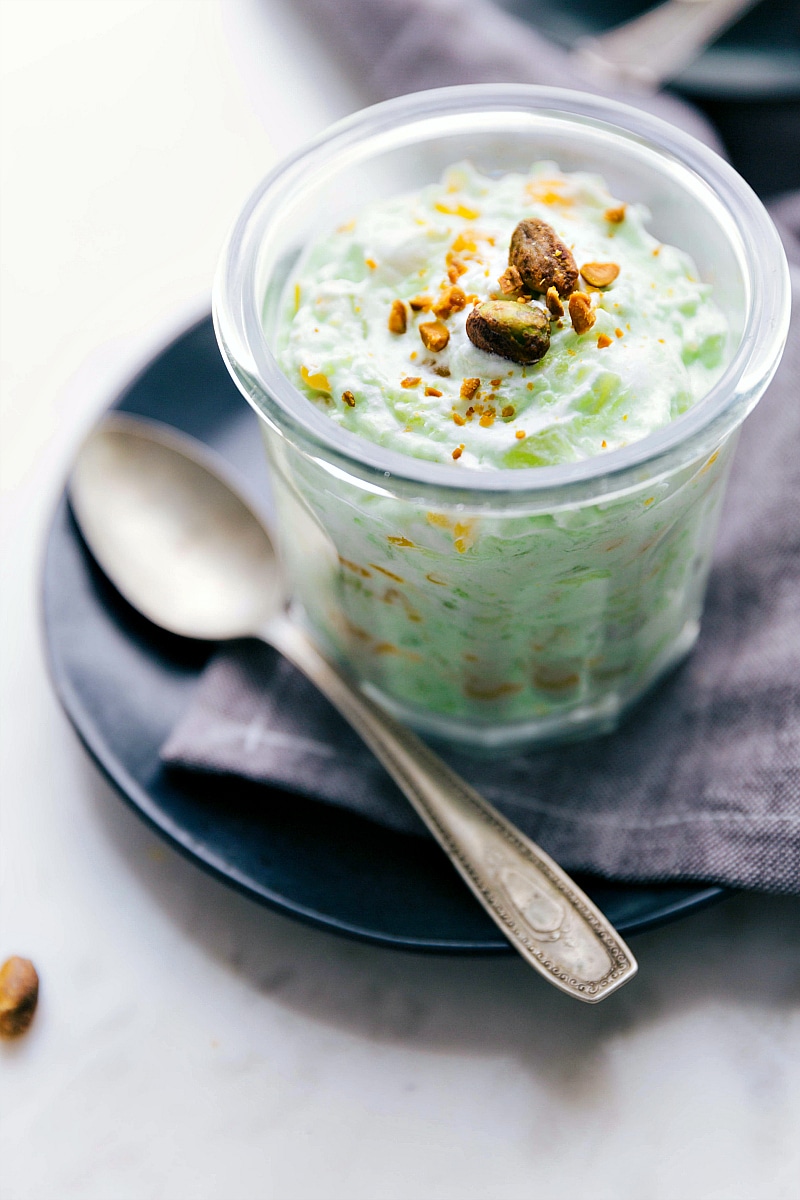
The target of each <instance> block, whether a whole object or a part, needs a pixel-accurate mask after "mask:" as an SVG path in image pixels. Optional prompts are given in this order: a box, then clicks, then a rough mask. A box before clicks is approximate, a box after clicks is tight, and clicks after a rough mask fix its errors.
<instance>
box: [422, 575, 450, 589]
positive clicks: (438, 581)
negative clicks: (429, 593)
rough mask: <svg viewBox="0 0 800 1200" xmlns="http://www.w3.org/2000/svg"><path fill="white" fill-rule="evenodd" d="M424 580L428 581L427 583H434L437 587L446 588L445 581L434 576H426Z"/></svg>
mask: <svg viewBox="0 0 800 1200" xmlns="http://www.w3.org/2000/svg"><path fill="white" fill-rule="evenodd" d="M425 578H426V579H427V580H428V583H435V584H436V586H437V587H447V584H446V583H445V581H444V580H443V579H437V578H436V576H435V575H426V576H425Z"/></svg>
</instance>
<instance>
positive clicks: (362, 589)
mask: <svg viewBox="0 0 800 1200" xmlns="http://www.w3.org/2000/svg"><path fill="white" fill-rule="evenodd" d="M464 158H468V159H470V160H471V161H472V162H473V163H474V165H475V166H476V167H477V168H478V169H479V170H481V171H483V172H486V173H496V174H499V173H503V172H506V171H527V170H528V169H529V168H530V165H531V164H532V163H533V162H534V161H536V160H538V159H550V160H555V161H556V162H557V163H558V165H559V167H560V168H561V169H562V170H563V171H576V170H581V171H591V172H594V173H596V174H600V175H602V176H603V177H604V178H605V180H606V182H607V184H608V186H609V188H610V190H611V192H612V194H614V195H617V196H619V197H620V198H622V199H624V200H626V201H627V202H643V203H644V204H646V205H647V206H648V208H649V209H650V210H651V213H652V221H651V223H650V230H651V232H652V233H654V234H655V236H656V237H658V238H659V239H660V240H661V241H663V242H668V243H671V244H672V245H675V246H678V247H679V248H680V249H682V250H685V251H686V252H688V253H689V254H690V255H691V256H692V258H693V259H694V261H695V263H696V264H697V267H698V269H699V271H700V274H701V277H702V278H703V279H704V280H705V281H707V282H710V283H712V284H713V286H714V300H715V303H716V304H717V305H718V307H719V308H721V309H722V311H723V312H724V314H725V316H726V318H727V320H728V324H729V328H730V336H729V347H728V360H727V366H726V369H725V371H724V373H723V375H722V376H721V378H720V379H719V381H718V382H717V384H716V385H715V386H714V387H713V388H712V389H711V391H710V392H709V393H708V394H707V395H706V396H705V397H704V398H703V399H702V400H700V401H699V402H698V403H697V404H695V405H694V407H692V408H691V409H689V411H687V412H686V413H684V414H683V415H682V416H680V417H679V418H678V419H676V420H675V421H673V422H672V423H671V424H669V425H667V426H666V427H664V428H662V429H660V430H658V431H657V432H655V433H653V434H651V435H650V436H648V437H646V438H643V439H642V440H640V441H637V442H634V443H632V444H630V445H628V446H625V447H624V448H622V449H619V450H615V451H612V452H609V453H607V454H606V455H604V456H603V458H602V459H599V458H589V459H586V460H584V461H581V462H573V463H568V464H564V465H561V466H553V467H538V468H521V469H516V470H508V469H504V470H494V471H491V470H484V471H477V470H472V471H464V470H458V469H456V468H455V467H450V466H447V465H441V464H438V463H431V462H427V461H423V460H419V459H414V458H411V457H407V456H404V455H401V454H398V453H396V452H393V451H389V450H385V449H383V448H382V447H380V446H377V445H374V444H372V443H371V442H368V441H366V440H364V439H362V438H360V437H357V436H355V435H353V434H351V433H349V432H347V431H346V430H344V429H342V428H341V427H340V426H339V425H337V424H336V423H335V422H334V421H332V420H330V418H328V417H327V416H326V415H325V414H324V413H323V412H321V411H320V410H319V409H318V408H317V407H315V406H314V405H313V403H312V402H311V401H310V400H308V399H307V398H306V397H305V396H304V395H302V393H301V392H300V391H299V390H298V389H297V388H296V387H295V386H294V385H293V384H292V383H291V382H290V381H289V380H288V379H287V378H286V376H285V375H284V374H283V373H282V371H281V369H280V367H279V366H278V364H277V361H276V358H275V355H274V353H273V349H272V347H273V339H274V332H275V326H276V313H277V309H278V299H279V297H280V294H281V292H282V289H283V287H284V284H285V282H286V279H287V277H288V276H289V274H290V272H291V270H292V267H293V264H294V262H295V261H296V258H297V255H298V254H299V252H300V251H301V250H302V248H303V247H304V246H305V245H306V244H307V243H308V241H309V240H310V239H312V238H314V239H315V238H317V237H318V236H319V235H320V234H321V233H323V232H325V231H327V230H328V229H329V228H331V227H333V226H335V225H336V224H337V223H339V222H340V221H342V220H344V219H346V218H348V217H350V216H352V214H353V212H354V211H355V210H357V209H358V208H360V207H361V206H362V205H363V204H365V203H366V202H368V201H369V200H372V199H375V198H379V197H383V196H388V195H391V194H395V193H397V192H400V191H409V190H413V189H416V188H418V187H421V186H423V185H425V184H428V183H431V182H433V181H435V180H437V179H438V178H440V176H441V174H442V171H443V170H444V169H445V168H446V167H447V166H449V165H450V164H452V163H454V162H457V161H459V160H460V159H464ZM789 296H790V292H789V282H788V269H787V266H786V260H785V256H784V253H783V249H782V247H781V244H780V241H779V239H778V236H777V233H776V231H775V229H774V227H773V225H772V223H771V221H770V219H769V217H768V216H767V214H766V212H765V210H764V208H763V206H762V205H761V203H760V201H759V200H758V199H757V197H756V196H755V195H754V193H753V192H752V191H751V190H750V188H749V187H748V186H747V184H745V183H744V181H743V180H742V179H741V178H740V177H739V176H738V175H737V174H736V172H735V171H733V170H732V169H731V168H730V167H729V166H728V165H727V164H726V163H725V162H723V161H722V160H721V159H719V158H718V157H717V156H716V155H715V154H714V153H713V152H712V151H710V150H708V149H707V148H706V147H704V146H702V145H701V144H700V143H698V142H696V141H695V140H694V139H693V138H691V137H689V136H688V135H686V134H684V133H682V132H681V131H680V130H678V129H675V128H673V127H672V126H670V125H667V124H665V123H664V122H662V121H659V120H657V119H656V118H654V117H651V116H649V115H647V114H645V113H642V112H639V111H637V110H634V109H631V108H628V107H627V106H624V105H620V104H617V103H614V102H612V101H609V100H605V99H601V98H597V97H593V96H590V95H585V94H583V93H572V92H566V91H561V90H558V89H552V88H539V87H530V86H512V85H493V84H492V85H476V86H468V87H459V88H446V89H442V90H440V91H434V92H426V93H418V94H416V95H412V96H406V97H402V98H400V99H398V100H393V101H389V102H388V103H385V104H380V105H377V106H376V107H374V108H370V109H367V110H366V111H364V112H361V113H358V114H356V115H355V116H353V117H350V118H349V119H348V120H346V121H343V122H341V123H340V124H339V125H337V126H335V127H334V128H333V129H331V130H329V131H328V132H327V133H325V134H323V135H322V136H321V137H319V138H318V139H317V140H316V141H314V142H313V143H312V144H311V145H309V146H307V147H306V148H304V149H303V150H302V151H300V152H299V153H298V154H296V155H295V156H294V157H293V158H291V159H289V160H287V161H286V162H284V163H282V164H281V165H280V166H279V167H278V168H276V170H274V171H273V172H272V173H271V174H270V175H269V176H268V177H267V178H266V179H265V180H264V181H263V183H262V184H261V185H260V186H259V188H258V189H257V190H256V192H255V194H254V195H253V196H252V198H251V199H250V201H249V202H248V204H247V205H246V206H245V209H244V211H243V212H242V214H241V216H240V217H239V220H238V221H237V223H236V225H235V227H234V229H233V232H232V234H231V237H230V239H229V242H228V245H227V247H226V249H225V252H224V255H223V259H222V263H221V266H220V271H219V274H218V278H217V282H216V286H215V292H214V319H215V325H216V329H217V336H218V338H219V343H220V347H221V349H222V353H223V355H224V357H225V359H226V362H227V364H228V366H229V368H230V370H231V373H232V375H233V377H234V379H235V380H236V382H237V384H238V386H239V388H240V389H241V391H242V392H243V394H244V395H245V396H246V398H247V399H248V400H249V401H250V403H251V404H252V405H253V407H254V408H255V410H256V412H257V413H258V414H259V416H260V417H261V418H262V425H263V430H264V434H265V438H266V444H267V453H268V456H269V460H270V464H271V469H272V483H273V489H274V493H275V498H276V503H277V511H278V518H279V531H278V532H279V538H280V542H281V548H282V553H283V558H284V562H285V565H286V568H287V571H288V574H289V579H290V584H291V588H292V591H293V595H294V597H295V601H296V602H297V605H298V611H299V613H300V614H301V615H302V618H303V619H304V620H305V621H306V622H307V623H308V625H309V627H310V629H311V630H312V632H313V634H314V636H315V637H316V638H317V639H318V641H319V643H320V644H321V646H322V647H323V648H324V649H325V650H326V652H327V653H329V654H330V655H332V656H334V657H335V658H337V659H338V660H339V661H340V662H341V663H343V664H344V665H345V666H346V667H347V668H348V669H349V670H350V672H351V673H352V674H353V675H354V676H355V677H356V678H357V679H358V680H359V681H360V682H361V684H362V685H363V686H364V687H365V688H366V689H367V690H368V691H370V692H371V693H373V694H374V695H375V696H377V697H378V698H379V699H380V700H381V701H382V702H383V703H384V704H385V705H386V706H387V707H389V708H390V709H392V710H393V711H394V712H395V713H397V714H399V715H400V716H402V717H403V718H404V719H405V720H407V721H408V722H409V723H410V724H412V725H413V726H415V727H416V728H417V729H419V730H420V731H421V732H423V733H427V734H430V735H433V736H438V737H441V738H444V739H446V740H448V741H450V742H452V743H457V744H460V745H462V746H465V747H472V748H474V749H476V750H481V749H483V750H487V749H492V748H496V747H507V748H512V747H513V748H516V747H519V746H522V745H531V744H535V743H543V742H552V741H556V740H561V739H565V738H572V737H576V736H584V735H588V734H592V733H598V732H603V731H607V730H609V729H611V728H613V727H614V725H615V724H616V723H617V721H618V719H619V717H620V714H621V713H622V712H623V711H624V709H625V708H626V707H627V706H628V705H630V704H631V703H632V702H633V701H635V700H636V699H637V698H638V697H639V696H641V695H642V693H643V691H644V690H645V689H646V688H648V687H649V686H650V685H651V684H652V683H653V681H654V680H655V679H657V678H658V677H659V676H660V675H662V674H663V673H664V672H665V671H666V670H668V669H669V668H670V667H671V666H673V665H674V664H675V663H676V662H677V661H678V660H679V659H680V658H681V657H682V656H683V655H685V654H686V653H687V651H688V650H689V649H690V647H691V646H692V645H693V643H694V641H695V639H696V637H697V634H698V630H699V621H700V615H701V609H702V604H703V595H704V591H705V584H706V579H707V576H708V571H709V566H710V559H711V551H712V546H713V539H714V531H715V527H716V520H717V515H718V512H719V508H720V503H721V500H722V495H723V492H724V488H725V480H726V477H727V472H728V468H729V466H730V461H731V457H732V454H733V450H734V447H735V442H736V435H737V432H738V429H739V427H740V425H741V423H742V421H743V420H744V418H745V417H746V415H747V414H748V412H749V411H750V410H751V409H752V408H753V406H754V405H755V404H756V403H757V401H758V399H759V398H760V396H761V395H762V393H763V391H764V389H765V388H766V386H767V384H768V382H769V380H770V379H771V377H772V375H773V373H774V371H775V368H776V367H777V364H778V361H779V358H780V355H781V351H782V349H783V345H784V342H785V339H786V334H787V329H788V320H789V303H790V300H789Z"/></svg>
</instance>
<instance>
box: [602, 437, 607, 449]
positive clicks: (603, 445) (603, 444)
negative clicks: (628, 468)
mask: <svg viewBox="0 0 800 1200" xmlns="http://www.w3.org/2000/svg"><path fill="white" fill-rule="evenodd" d="M600 446H601V448H602V449H603V450H607V449H608V442H607V441H606V439H605V438H603V440H602V442H601V443H600Z"/></svg>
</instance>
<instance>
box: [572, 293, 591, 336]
mask: <svg viewBox="0 0 800 1200" xmlns="http://www.w3.org/2000/svg"><path fill="white" fill-rule="evenodd" d="M569 317H570V320H571V321H572V327H573V329H574V330H575V332H576V333H578V334H581V333H586V332H587V331H588V330H589V329H591V328H592V326H593V325H594V323H595V321H596V320H597V318H596V317H595V315H594V313H593V312H592V302H591V300H590V299H589V297H588V296H587V295H586V293H585V292H573V293H572V295H571V296H570V298H569Z"/></svg>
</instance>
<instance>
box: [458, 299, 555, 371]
mask: <svg viewBox="0 0 800 1200" xmlns="http://www.w3.org/2000/svg"><path fill="white" fill-rule="evenodd" d="M467 337H468V338H469V340H470V341H471V342H472V344H473V345H474V346H477V347H478V349H479V350H485V351H486V352H487V354H498V355H499V356H500V357H501V358H507V359H510V361H511V362H516V363H523V364H530V363H536V362H538V361H539V359H540V358H544V356H545V354H547V351H548V350H549V349H550V321H549V318H548V316H547V313H546V312H545V311H544V310H543V309H541V308H538V307H536V306H534V305H532V304H518V303H517V302H516V301H515V300H486V301H484V303H483V304H478V305H477V306H476V307H475V308H473V310H472V312H471V313H470V314H469V316H468V317H467Z"/></svg>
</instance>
